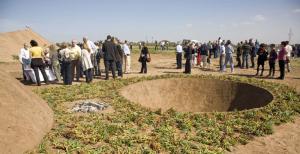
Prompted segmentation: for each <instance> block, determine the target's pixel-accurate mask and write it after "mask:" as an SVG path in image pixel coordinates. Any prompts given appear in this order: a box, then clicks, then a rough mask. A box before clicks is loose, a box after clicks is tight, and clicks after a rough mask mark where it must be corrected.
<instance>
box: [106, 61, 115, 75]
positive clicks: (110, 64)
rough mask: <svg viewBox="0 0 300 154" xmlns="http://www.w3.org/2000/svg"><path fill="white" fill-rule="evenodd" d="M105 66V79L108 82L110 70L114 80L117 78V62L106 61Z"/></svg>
mask: <svg viewBox="0 0 300 154" xmlns="http://www.w3.org/2000/svg"><path fill="white" fill-rule="evenodd" d="M104 65H105V79H106V80H108V79H109V76H108V73H109V70H111V72H112V75H113V78H116V62H115V61H114V60H104Z"/></svg>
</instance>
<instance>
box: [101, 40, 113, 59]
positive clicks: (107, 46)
mask: <svg viewBox="0 0 300 154" xmlns="http://www.w3.org/2000/svg"><path fill="white" fill-rule="evenodd" d="M102 51H103V53H104V60H114V61H115V60H116V52H117V48H116V45H115V44H114V43H113V42H111V41H107V40H106V41H105V42H104V44H103V46H102Z"/></svg>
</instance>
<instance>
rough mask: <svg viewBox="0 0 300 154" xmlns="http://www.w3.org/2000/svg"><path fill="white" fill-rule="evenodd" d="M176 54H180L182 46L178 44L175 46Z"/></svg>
mask: <svg viewBox="0 0 300 154" xmlns="http://www.w3.org/2000/svg"><path fill="white" fill-rule="evenodd" d="M176 52H177V53H182V46H181V45H180V44H178V45H177V46H176Z"/></svg>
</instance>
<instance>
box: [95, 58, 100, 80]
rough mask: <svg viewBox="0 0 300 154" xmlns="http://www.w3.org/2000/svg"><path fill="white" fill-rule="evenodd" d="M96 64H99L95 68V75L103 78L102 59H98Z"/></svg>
mask: <svg viewBox="0 0 300 154" xmlns="http://www.w3.org/2000/svg"><path fill="white" fill-rule="evenodd" d="M96 64H97V67H95V73H96V76H101V70H100V59H98V58H97V59H96Z"/></svg>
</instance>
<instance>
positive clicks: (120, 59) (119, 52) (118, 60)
mask: <svg viewBox="0 0 300 154" xmlns="http://www.w3.org/2000/svg"><path fill="white" fill-rule="evenodd" d="M113 42H114V44H115V46H116V67H117V71H118V77H121V78H122V77H123V70H122V68H123V67H122V65H123V55H124V52H123V50H122V48H121V46H120V42H119V41H118V39H117V38H113Z"/></svg>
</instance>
